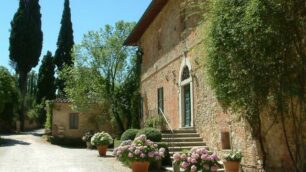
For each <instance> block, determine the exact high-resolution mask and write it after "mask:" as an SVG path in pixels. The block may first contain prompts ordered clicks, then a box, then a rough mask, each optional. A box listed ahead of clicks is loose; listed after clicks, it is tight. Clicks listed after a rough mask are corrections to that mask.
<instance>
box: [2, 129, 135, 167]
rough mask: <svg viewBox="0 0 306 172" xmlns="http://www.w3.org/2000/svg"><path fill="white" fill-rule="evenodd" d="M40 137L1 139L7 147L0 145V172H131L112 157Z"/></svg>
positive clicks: (34, 134) (33, 135) (29, 134)
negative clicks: (54, 143)
mask: <svg viewBox="0 0 306 172" xmlns="http://www.w3.org/2000/svg"><path fill="white" fill-rule="evenodd" d="M41 134H42V130H38V131H34V132H28V133H23V134H18V135H10V136H2V138H4V139H5V140H6V144H4V145H1V146H0V172H98V171H100V172H113V171H118V172H131V170H130V169H129V168H127V167H124V166H123V165H122V164H121V163H120V162H118V161H116V160H115V159H114V158H113V157H106V158H102V157H98V153H97V151H96V150H86V149H74V148H73V149H72V148H64V147H60V146H55V145H51V144H49V143H48V142H46V141H44V140H43V139H42V138H41V137H40V135H41ZM108 154H111V153H110V152H109V153H108Z"/></svg>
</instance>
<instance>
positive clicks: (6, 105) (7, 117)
mask: <svg viewBox="0 0 306 172" xmlns="http://www.w3.org/2000/svg"><path fill="white" fill-rule="evenodd" d="M18 98H19V94H18V91H17V87H16V80H15V78H14V77H13V76H11V74H10V73H9V71H8V70H7V69H6V68H4V67H1V66H0V123H1V126H0V130H9V129H10V127H11V125H12V122H13V120H14V118H15V115H16V111H17V108H18Z"/></svg>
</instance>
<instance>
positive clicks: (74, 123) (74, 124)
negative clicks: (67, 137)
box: [69, 113, 79, 129]
mask: <svg viewBox="0 0 306 172" xmlns="http://www.w3.org/2000/svg"><path fill="white" fill-rule="evenodd" d="M69 121H70V129H78V128H79V114H77V113H71V114H70V116H69Z"/></svg>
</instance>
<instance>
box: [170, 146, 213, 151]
mask: <svg viewBox="0 0 306 172" xmlns="http://www.w3.org/2000/svg"><path fill="white" fill-rule="evenodd" d="M193 147H203V148H206V149H208V146H170V147H169V152H182V151H183V150H187V151H190V150H191V149H192V148H193Z"/></svg>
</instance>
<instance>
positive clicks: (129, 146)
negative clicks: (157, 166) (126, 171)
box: [113, 135, 166, 163]
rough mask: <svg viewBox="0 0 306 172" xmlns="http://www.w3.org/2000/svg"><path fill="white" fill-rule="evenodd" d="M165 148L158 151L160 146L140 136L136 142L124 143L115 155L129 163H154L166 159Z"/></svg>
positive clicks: (116, 150) (115, 150)
mask: <svg viewBox="0 0 306 172" xmlns="http://www.w3.org/2000/svg"><path fill="white" fill-rule="evenodd" d="M165 151H166V150H165V148H160V149H158V145H157V144H155V143H154V142H152V141H150V140H148V139H147V138H146V136H145V135H140V136H138V137H136V138H135V139H134V141H131V140H126V141H123V142H122V143H121V144H120V146H119V147H117V148H115V149H114V152H113V155H114V156H116V157H117V159H118V160H120V161H122V162H124V163H129V162H133V161H148V162H154V161H158V160H161V159H162V158H164V157H165Z"/></svg>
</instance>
